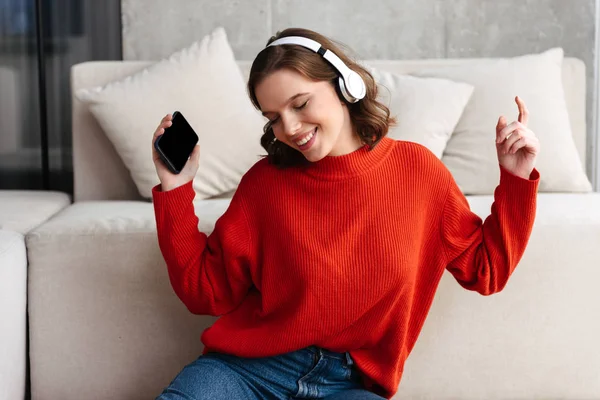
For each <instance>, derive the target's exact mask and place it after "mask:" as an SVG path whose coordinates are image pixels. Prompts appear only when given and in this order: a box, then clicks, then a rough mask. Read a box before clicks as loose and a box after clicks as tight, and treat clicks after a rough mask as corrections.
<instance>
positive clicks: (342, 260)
mask: <svg viewBox="0 0 600 400" xmlns="http://www.w3.org/2000/svg"><path fill="white" fill-rule="evenodd" d="M248 92H249V95H250V98H251V99H252V102H253V103H254V105H255V107H256V108H258V109H259V110H260V111H261V112H262V113H263V115H264V116H265V118H266V119H267V123H266V126H265V128H264V134H263V136H262V138H261V142H262V145H263V147H264V148H265V149H266V150H267V156H266V157H264V158H262V159H261V160H259V161H258V162H256V163H255V164H254V165H253V166H252V167H251V168H250V170H248V171H247V172H246V173H245V174H244V176H243V177H242V180H241V181H240V183H239V185H238V187H237V189H236V191H235V194H234V196H233V198H232V199H231V202H230V204H229V206H228V209H227V211H226V212H225V213H224V214H223V215H222V216H221V217H220V218H219V219H218V220H217V222H216V224H215V228H214V231H213V232H212V233H211V234H210V235H206V234H204V233H201V232H199V231H198V218H197V217H196V215H195V213H194V203H193V199H194V190H193V188H192V185H191V182H189V180H191V179H193V177H194V176H195V173H196V171H197V170H198V165H199V164H198V160H199V157H200V155H199V154H200V152H199V150H198V149H196V150H195V151H194V153H193V155H192V157H191V158H190V160H189V161H188V164H187V168H188V169H189V174H187V177H183V178H179V179H180V180H179V181H178V183H180V185H179V184H178V185H177V187H176V188H174V189H169V185H168V183H169V181H171V180H174V179H178V178H177V177H176V176H174V175H173V174H171V173H170V172H169V171H168V170H167V169H166V167H165V166H164V165H162V164H161V162H160V160H159V159H158V158H157V157H155V158H154V160H155V166H156V169H157V173H158V174H159V177H161V185H158V186H156V187H155V188H154V189H153V192H152V193H153V201H154V208H155V215H156V226H157V232H158V242H159V244H160V248H161V251H162V254H163V256H164V258H165V261H166V263H167V267H168V269H169V277H170V280H171V284H172V286H173V289H174V291H175V292H176V293H177V295H178V296H179V298H180V299H181V300H182V301H183V302H184V303H185V304H186V306H187V307H188V309H189V310H190V311H191V312H193V313H195V314H208V315H214V316H220V317H221V318H219V319H218V320H217V321H216V322H215V323H214V324H213V325H212V326H211V327H210V328H209V329H207V330H205V331H204V333H203V334H202V342H203V343H204V345H205V348H204V351H203V354H202V355H201V356H200V357H199V358H198V359H197V360H196V361H194V362H192V363H191V364H189V365H188V366H186V367H185V368H184V369H183V370H182V371H181V372H180V373H179V375H177V376H176V377H175V379H174V380H173V381H172V382H171V384H170V385H169V386H168V387H167V388H165V390H164V391H163V393H162V394H161V395H160V396H159V397H158V398H159V399H160V400H169V399H181V398H197V399H211V400H215V399H227V400H238V399H262V398H273V399H290V398H294V399H295V398H305V399H317V398H323V399H328V400H334V399H344V400H351V399H381V398H382V397H383V398H388V399H389V398H391V397H392V396H393V395H394V394H395V393H396V391H397V389H398V385H399V383H400V380H401V377H402V373H403V371H404V363H405V361H406V359H407V357H408V356H409V353H410V351H411V349H413V347H414V345H415V342H416V340H417V337H418V336H419V333H420V331H421V329H422V327H423V324H424V321H425V318H426V316H427V314H428V311H429V308H430V306H431V304H432V301H433V297H434V294H435V292H436V289H437V287H438V285H439V283H440V280H441V278H442V275H443V273H444V271H445V270H448V271H450V273H451V274H452V275H453V276H454V277H455V279H456V280H457V282H458V283H459V284H460V285H461V286H463V287H464V288H466V289H469V290H473V291H477V292H479V293H481V294H483V295H489V294H492V293H496V292H499V291H500V290H502V289H503V288H504V286H505V285H506V283H507V281H508V279H509V277H510V276H511V274H512V272H513V271H514V269H515V268H516V266H517V264H518V262H519V260H520V258H521V257H522V255H523V252H524V250H525V247H526V245H527V242H528V239H529V235H530V233H531V229H532V226H533V221H534V217H535V211H536V192H537V188H538V184H539V173H538V171H537V170H535V169H534V168H533V164H534V162H535V158H536V156H537V153H538V151H539V143H538V141H537V139H536V137H535V134H534V133H533V132H532V131H531V130H530V129H529V128H528V127H527V120H528V115H529V112H528V110H527V108H526V107H525V104H524V102H523V101H522V100H521V99H519V98H517V99H516V103H517V107H518V110H519V120H518V121H513V122H510V123H509V121H507V120H506V119H505V118H500V119H499V120H498V124H497V126H496V129H495V130H496V138H497V143H496V149H497V150H498V160H499V165H500V171H501V176H500V183H499V185H498V187H497V189H496V191H495V192H494V196H495V197H494V201H495V204H494V206H493V207H492V213H491V215H490V216H488V217H487V218H486V219H485V222H483V221H482V219H481V218H479V217H478V216H477V215H476V214H474V213H473V212H472V211H471V210H470V208H469V203H468V202H467V200H466V199H465V196H464V195H463V194H462V192H461V191H460V188H459V187H458V185H457V184H456V182H455V181H454V178H453V176H452V175H451V173H450V171H449V170H448V168H446V167H445V166H444V164H443V163H442V162H441V161H440V159H438V157H436V155H435V154H433V153H432V152H431V151H430V150H429V149H428V148H426V147H425V146H422V145H420V144H418V143H414V142H410V141H402V140H393V139H391V138H389V137H387V136H386V135H387V132H388V128H389V126H390V125H391V124H392V123H393V122H394V121H393V119H392V118H390V112H389V110H388V109H387V108H386V107H385V106H384V105H382V104H381V103H379V102H378V101H377V100H376V99H377V86H376V85H375V82H374V80H373V77H372V76H371V75H370V74H369V73H368V72H367V71H365V70H364V69H363V68H362V67H361V66H360V65H358V64H356V63H354V62H352V61H351V60H350V59H349V58H348V57H347V56H346V55H344V54H343V52H341V50H340V49H339V47H338V46H335V45H334V44H333V43H332V42H331V41H330V40H328V39H327V38H325V37H323V36H322V35H319V34H317V33H315V32H312V31H308V30H302V29H288V30H285V31H283V32H280V33H279V34H278V35H276V36H275V37H272V38H271V39H270V40H269V42H268V44H267V47H266V48H265V49H263V50H262V51H261V52H260V53H259V54H258V56H257V57H256V59H255V60H254V63H253V65H252V67H251V71H250V76H249V81H248ZM167 119H168V118H167ZM169 123H170V122H169V121H168V120H163V122H162V123H161V125H159V127H158V129H157V131H156V132H155V137H156V135H157V134H158V133H160V131H161V129H163V128H164V127H165V126H168V124H169ZM490 128H491V129H490V130H491V131H493V130H494V127H493V126H491V127H490ZM491 146H493V143H492V144H491ZM172 187H175V186H172Z"/></svg>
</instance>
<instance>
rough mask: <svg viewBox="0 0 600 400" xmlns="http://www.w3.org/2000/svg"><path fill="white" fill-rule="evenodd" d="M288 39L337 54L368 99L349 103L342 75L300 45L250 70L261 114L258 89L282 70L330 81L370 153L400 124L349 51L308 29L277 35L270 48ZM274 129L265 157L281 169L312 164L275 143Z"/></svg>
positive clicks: (269, 55) (265, 57)
mask: <svg viewBox="0 0 600 400" xmlns="http://www.w3.org/2000/svg"><path fill="white" fill-rule="evenodd" d="M286 36H303V37H306V38H309V39H312V40H315V41H317V42H319V43H320V44H321V46H323V47H324V48H325V49H328V50H330V51H332V52H334V53H335V54H336V55H337V56H338V57H339V58H340V59H341V60H342V61H343V62H344V64H346V65H347V66H348V68H350V69H351V70H353V71H355V72H357V73H358V74H359V75H360V76H361V77H362V79H363V80H364V81H365V85H366V89H367V92H366V95H365V97H364V98H363V99H362V100H360V101H358V102H357V103H349V102H347V101H346V100H345V99H344V97H343V96H342V95H341V93H340V90H339V88H338V84H337V80H338V77H339V74H338V72H337V70H336V69H335V68H334V67H333V66H332V65H330V64H329V62H328V61H326V60H325V59H324V58H323V57H322V56H320V55H319V54H317V53H315V52H313V51H312V50H310V49H307V48H304V47H302V46H298V45H281V46H271V47H266V48H265V49H263V50H262V51H261V52H260V53H258V55H257V56H256V58H255V59H254V62H253V63H252V67H251V68H250V76H249V78H248V94H249V96H250V100H251V101H252V104H254V107H256V109H258V110H260V104H259V103H258V100H257V98H256V93H255V88H256V86H257V85H258V84H259V83H260V82H262V80H263V79H265V78H266V77H267V76H268V75H269V74H271V73H273V72H275V71H278V70H280V69H284V68H288V69H291V70H294V71H296V72H298V73H300V74H301V75H303V76H305V77H306V78H308V79H311V80H313V81H329V82H330V83H331V84H332V85H333V87H334V88H335V89H336V92H337V93H338V97H339V98H340V100H342V101H344V102H345V103H346V104H347V106H348V111H349V112H350V121H351V123H352V126H353V127H354V129H355V130H356V132H357V133H358V135H359V136H360V138H361V140H362V141H363V143H365V144H368V145H369V148H370V149H372V148H373V147H375V146H376V145H377V143H379V141H380V140H381V138H383V137H384V136H385V135H386V134H387V132H388V129H389V127H390V126H392V125H393V124H394V123H395V122H396V120H395V119H394V118H393V117H391V116H390V110H389V109H388V108H387V107H386V106H385V105H384V104H382V103H381V102H379V101H378V100H377V84H376V83H375V80H374V79H373V76H372V75H371V74H370V73H369V71H367V69H365V68H364V67H362V66H361V65H360V64H358V63H357V62H355V61H354V60H352V59H351V58H350V57H349V56H348V55H347V54H346V53H345V52H344V51H342V48H345V46H344V45H343V44H341V43H339V42H335V41H333V40H332V39H329V38H327V37H325V36H323V35H321V34H319V33H317V32H314V31H311V30H308V29H302V28H288V29H285V30H283V31H280V32H277V34H276V35H275V36H272V37H271V38H270V39H269V40H268V42H267V45H269V44H270V43H272V42H273V41H275V40H277V39H279V38H282V37H286ZM271 125H272V124H271V123H270V122H267V124H266V125H265V127H264V128H263V132H264V134H263V135H262V137H261V139H260V144H261V145H262V147H263V148H264V149H265V150H266V151H267V155H266V156H265V157H268V159H269V162H270V163H271V164H274V165H276V166H279V167H290V166H297V165H306V164H308V163H309V161H308V160H307V159H306V158H305V157H304V156H303V155H302V153H301V152H300V151H298V150H296V149H294V148H292V147H290V146H288V145H286V144H285V143H282V142H280V141H279V140H276V139H275V134H274V132H273V128H272V126H271Z"/></svg>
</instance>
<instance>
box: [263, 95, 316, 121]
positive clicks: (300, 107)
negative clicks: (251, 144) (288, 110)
mask: <svg viewBox="0 0 600 400" xmlns="http://www.w3.org/2000/svg"><path fill="white" fill-rule="evenodd" d="M308 102H309V100H306V101H305V102H304V103H302V104H301V105H299V106H297V107H293V108H294V110H302V109H303V108H304V107H306V105H307V104H308ZM278 120H279V117H276V118H273V119H269V123H270V124H274V123H276V122H277V121H278Z"/></svg>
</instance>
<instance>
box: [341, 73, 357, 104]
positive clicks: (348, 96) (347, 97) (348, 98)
mask: <svg viewBox="0 0 600 400" xmlns="http://www.w3.org/2000/svg"><path fill="white" fill-rule="evenodd" d="M336 89H337V91H338V94H339V95H340V97H341V98H342V99H343V100H345V101H346V102H347V103H356V102H357V101H358V100H357V99H356V98H354V97H353V96H352V95H351V94H350V93H348V90H347V89H346V84H345V83H344V78H342V77H341V76H340V77H339V78H338V84H337V85H336Z"/></svg>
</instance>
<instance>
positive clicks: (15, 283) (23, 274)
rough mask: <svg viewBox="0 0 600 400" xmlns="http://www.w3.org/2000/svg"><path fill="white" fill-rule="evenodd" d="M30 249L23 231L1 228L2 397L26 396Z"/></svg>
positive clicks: (0, 364)
mask: <svg viewBox="0 0 600 400" xmlns="http://www.w3.org/2000/svg"><path fill="white" fill-rule="evenodd" d="M26 300H27V252H26V250H25V240H24V239H23V235H21V234H20V233H17V232H12V231H5V230H2V229H0V318H1V322H0V323H1V324H2V329H0V354H2V361H1V362H0V399H23V398H24V397H25V368H26V360H27V353H26V348H25V346H26V344H25V343H26V339H27V330H26V321H27V303H26Z"/></svg>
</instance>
